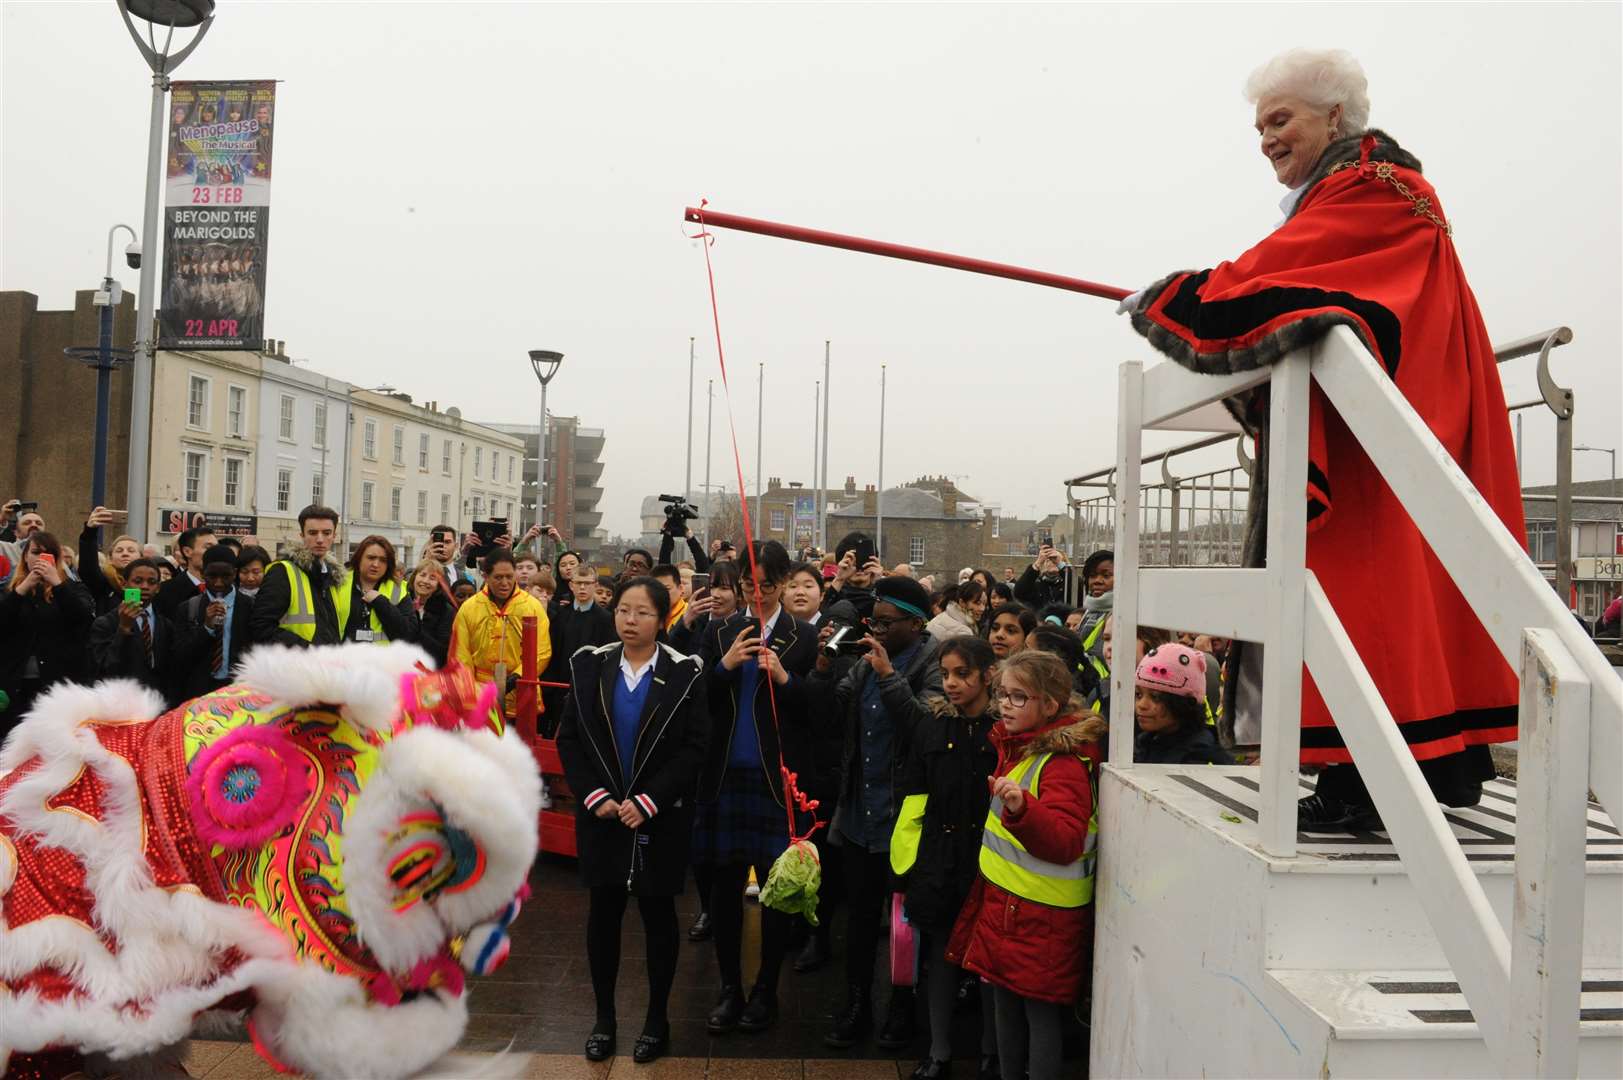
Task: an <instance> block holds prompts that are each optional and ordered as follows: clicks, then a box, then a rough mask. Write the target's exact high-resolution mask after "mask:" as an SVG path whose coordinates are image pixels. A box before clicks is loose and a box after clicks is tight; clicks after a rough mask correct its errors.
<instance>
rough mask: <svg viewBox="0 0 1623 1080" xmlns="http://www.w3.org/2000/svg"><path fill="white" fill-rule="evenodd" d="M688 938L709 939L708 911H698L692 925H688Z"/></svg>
mask: <svg viewBox="0 0 1623 1080" xmlns="http://www.w3.org/2000/svg"><path fill="white" fill-rule="evenodd" d="M688 940H689V941H709V940H710V913H709V912H708V911H700V912H699V917H698V918H697V919H694V920H693V925H692V926H690V927H688Z"/></svg>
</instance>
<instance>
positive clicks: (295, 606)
mask: <svg viewBox="0 0 1623 1080" xmlns="http://www.w3.org/2000/svg"><path fill="white" fill-rule="evenodd" d="M278 564H279V565H280V566H281V567H282V572H283V573H285V574H286V575H287V610H286V611H284V612H282V618H281V619H280V620H279V621H278V622H277V626H278V627H280V628H281V629H283V630H286V631H287V632H288V633H290V634H295V635H297V636H299V637H301V638H303V639H304V640H305V641H314V640H315V639H316V596H315V590H314V589H313V588H312V587H311V585H310V575H309V574H307V573H305V572H304V571H303V570H301V569H300V568H299V567H298V566H297V565H296V564H295V563H294V562H293V561H292V560H291V559H278V560H277V561H276V562H275V563H272V564H271V566H276V565H278ZM265 569H266V570H269V569H270V567H269V566H267V567H266V568H265ZM344 584H345V585H348V584H349V578H347V577H346V578H345V579H344ZM338 632H339V633H343V632H344V621H343V619H342V618H340V619H339V620H338Z"/></svg>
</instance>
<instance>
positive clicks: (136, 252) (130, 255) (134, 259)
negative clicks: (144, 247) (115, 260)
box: [124, 240, 141, 270]
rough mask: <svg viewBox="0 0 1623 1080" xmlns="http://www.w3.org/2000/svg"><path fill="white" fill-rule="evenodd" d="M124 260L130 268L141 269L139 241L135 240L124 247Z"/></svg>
mask: <svg viewBox="0 0 1623 1080" xmlns="http://www.w3.org/2000/svg"><path fill="white" fill-rule="evenodd" d="M124 261H125V262H127V263H129V264H130V269H131V270H139V269H141V241H139V240H137V241H135V243H133V244H130V245H129V246H127V247H126V248H125V249H124Z"/></svg>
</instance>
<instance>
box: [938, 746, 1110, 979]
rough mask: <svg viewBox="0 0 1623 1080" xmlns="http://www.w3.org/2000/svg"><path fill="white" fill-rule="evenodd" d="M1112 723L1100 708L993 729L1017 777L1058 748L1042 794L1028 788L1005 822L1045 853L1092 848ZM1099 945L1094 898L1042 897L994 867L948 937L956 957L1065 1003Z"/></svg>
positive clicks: (1003, 764)
mask: <svg viewBox="0 0 1623 1080" xmlns="http://www.w3.org/2000/svg"><path fill="white" fill-rule="evenodd" d="M1104 732H1105V723H1104V720H1102V719H1101V718H1100V717H1097V716H1088V717H1084V718H1079V717H1076V716H1062V717H1060V718H1059V719H1058V720H1056V721H1054V723H1052V724H1050V725H1049V726H1048V727H1046V728H1042V729H1041V730H1039V731H1033V732H1022V733H1021V734H1018V735H1011V734H1009V733H1008V732H1007V731H1006V730H1004V727H1003V724H1002V723H1001V722H999V723H998V724H997V726H995V727H994V728H992V732H991V736H990V738H991V740H992V742H993V743H994V744H995V745H996V746H997V748H998V762H997V773H996V775H997V776H1007V775H1008V774H1009V771H1010V770H1011V769H1012V768H1014V766H1016V765H1018V764H1019V763H1020V762H1021V761H1022V760H1023V759H1025V758H1027V757H1030V756H1032V755H1035V754H1046V753H1052V754H1053V755H1054V756H1053V757H1052V758H1049V760H1048V764H1046V765H1044V766H1043V771H1042V778H1041V780H1040V782H1039V783H1038V785H1037V789H1038V793H1039V794H1040V796H1041V798H1038V799H1033V798H1031V797H1030V796H1029V795H1028V796H1027V797H1026V801H1025V805H1024V806H1023V807H1022V808H1021V811H1020V813H1018V814H1011V813H1009V811H1008V810H1007V809H1005V810H1004V811H1003V826H1004V828H1006V829H1008V830H1009V832H1011V833H1013V834H1014V836H1015V838H1016V839H1017V840H1019V841H1020V843H1022V844H1023V845H1025V848H1026V850H1027V851H1029V852H1031V853H1032V854H1033V855H1035V856H1036V857H1037V858H1039V859H1042V860H1044V861H1046V862H1053V863H1071V862H1075V861H1076V860H1077V859H1079V858H1081V857H1082V852H1083V850H1084V848H1085V845H1086V843H1087V838H1088V819H1089V818H1091V817H1092V816H1093V782H1092V779H1091V778H1090V776H1089V773H1090V772H1091V771H1092V770H1093V769H1095V768H1096V767H1097V763H1098V762H1099V761H1101V760H1103V758H1104V753H1103V751H1102V750H1101V749H1100V740H1101V739H1102V738H1103V737H1104ZM1090 761H1091V762H1092V763H1093V764H1089V763H1088V762H1090ZM1092 954H1093V905H1092V904H1084V905H1082V906H1081V907H1079V908H1057V907H1051V906H1049V905H1048V904H1039V903H1037V902H1036V901H1035V900H1027V899H1025V898H1023V897H1019V896H1016V895H1014V894H1013V893H1011V892H1009V891H1007V890H1006V889H1003V888H1001V887H999V886H997V885H994V884H992V883H991V882H990V881H987V880H986V878H985V876H984V875H982V876H978V877H977V878H976V879H975V885H974V887H973V888H972V889H971V890H970V893H969V899H968V900H966V901H964V908H963V910H962V911H960V912H959V913H958V922H957V924H956V925H954V926H953V928H952V937H951V939H950V940H949V941H948V943H947V959H948V961H950V962H951V963H954V964H957V965H958V966H960V967H962V968H963V969H964V970H966V971H972V972H974V973H975V974H977V975H979V976H981V977H982V978H984V979H986V980H987V981H988V982H990V983H992V984H994V985H996V986H1001V987H1003V988H1004V989H1006V990H1012V991H1013V992H1015V993H1016V994H1019V995H1020V996H1021V997H1027V998H1035V999H1037V1000H1038V1001H1052V1002H1055V1003H1057V1004H1061V1005H1069V1004H1070V1003H1072V1002H1074V1001H1077V1000H1078V999H1079V998H1080V997H1081V996H1082V989H1083V987H1084V986H1085V985H1086V982H1087V973H1088V966H1089V964H1090V962H1091V957H1092Z"/></svg>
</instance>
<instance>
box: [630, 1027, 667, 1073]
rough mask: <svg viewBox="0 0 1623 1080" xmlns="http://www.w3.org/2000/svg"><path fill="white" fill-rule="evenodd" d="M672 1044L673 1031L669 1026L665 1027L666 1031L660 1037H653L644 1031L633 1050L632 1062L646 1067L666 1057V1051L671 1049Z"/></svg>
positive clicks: (638, 1037)
mask: <svg viewBox="0 0 1623 1080" xmlns="http://www.w3.org/2000/svg"><path fill="white" fill-rule="evenodd" d="M670 1042H671V1029H670V1025H669V1024H667V1025H666V1026H665V1031H664V1032H663V1033H662V1034H659V1035H651V1034H649V1033H648V1032H646V1031H644V1032H643V1033H642V1034H641V1035H638V1036H637V1042H636V1044H635V1045H634V1046H632V1048H631V1060H632V1061H635V1062H636V1063H637V1064H638V1065H646V1064H648V1063H649V1062H650V1061H656V1060H658V1059H659V1058H662V1057H664V1056H665V1051H666V1050H668V1049H669V1048H670Z"/></svg>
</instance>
